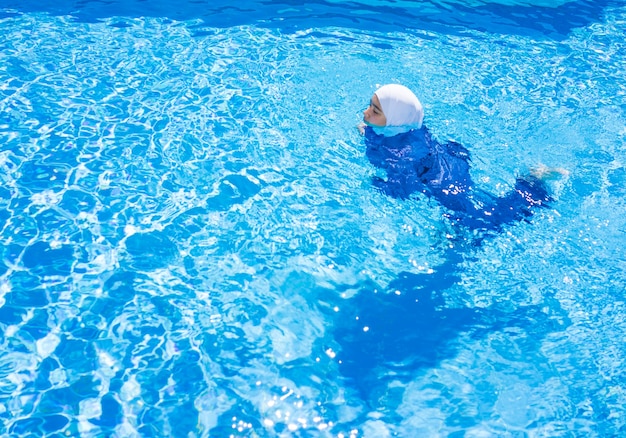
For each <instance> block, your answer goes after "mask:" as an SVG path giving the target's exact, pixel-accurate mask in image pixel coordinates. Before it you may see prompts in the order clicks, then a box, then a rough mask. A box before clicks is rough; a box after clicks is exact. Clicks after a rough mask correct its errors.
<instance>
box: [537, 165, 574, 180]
mask: <svg viewBox="0 0 626 438" xmlns="http://www.w3.org/2000/svg"><path fill="white" fill-rule="evenodd" d="M530 174H531V176H534V177H535V178H537V179H538V180H541V181H555V180H558V179H561V178H567V177H568V176H569V171H568V170H567V169H563V168H562V167H548V166H546V165H545V164H539V165H537V166H535V167H533V168H532V169H530Z"/></svg>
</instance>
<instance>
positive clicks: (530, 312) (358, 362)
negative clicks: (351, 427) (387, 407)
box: [333, 250, 567, 401]
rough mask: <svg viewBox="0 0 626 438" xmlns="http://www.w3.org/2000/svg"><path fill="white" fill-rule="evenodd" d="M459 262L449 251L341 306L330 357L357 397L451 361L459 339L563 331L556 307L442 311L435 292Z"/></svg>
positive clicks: (450, 280) (455, 277)
mask: <svg viewBox="0 0 626 438" xmlns="http://www.w3.org/2000/svg"><path fill="white" fill-rule="evenodd" d="M462 261H463V255H462V253H461V252H455V250H450V251H449V252H448V254H447V258H446V260H445V262H444V263H442V264H441V265H440V266H439V267H438V268H437V269H436V270H435V271H434V272H433V273H431V274H426V273H424V274H414V273H408V272H404V273H401V274H400V275H399V276H398V278H396V279H395V280H394V281H392V282H391V283H390V284H389V286H388V288H387V289H388V290H387V291H378V292H377V291H376V290H375V289H374V288H373V287H365V288H363V289H362V290H361V291H359V293H358V294H357V295H356V296H354V297H353V298H351V299H349V302H346V303H344V306H342V308H340V311H339V312H338V313H337V314H336V320H335V325H334V329H333V330H334V337H335V340H336V341H337V342H338V343H339V345H340V352H339V353H338V354H337V356H336V359H337V360H338V363H339V369H340V371H341V373H342V375H343V376H344V377H345V379H346V383H347V384H348V385H350V386H352V387H353V388H354V389H355V390H357V391H358V393H359V394H360V396H361V397H362V398H363V400H369V401H371V400H373V398H375V397H373V396H372V394H373V392H374V391H378V390H380V389H381V388H383V390H384V388H385V387H386V386H387V384H388V383H389V382H390V381H404V382H408V381H410V380H411V379H412V378H414V376H415V375H416V373H418V372H419V371H421V370H423V369H426V368H432V367H435V366H437V365H438V364H439V363H440V362H441V361H442V360H445V359H448V358H452V357H454V356H456V355H457V353H458V351H459V350H460V349H462V348H463V344H462V341H461V339H460V337H461V336H463V335H469V336H471V337H474V338H479V337H483V336H486V335H488V334H489V333H492V332H497V331H502V330H505V329H507V328H509V327H518V328H519V329H521V330H524V331H525V332H527V333H529V334H532V337H533V339H537V340H540V339H541V338H543V337H544V336H545V335H546V334H548V333H551V332H554V331H560V330H562V329H563V327H562V326H563V324H565V321H567V317H566V316H565V315H564V314H562V312H561V311H560V307H559V305H558V303H557V302H555V303H549V305H546V304H545V303H544V304H543V305H541V306H540V305H531V306H523V307H518V308H517V309H516V310H510V311H507V310H505V309H498V308H495V307H490V308H468V307H461V308H450V307H448V306H447V305H446V302H445V301H444V299H443V298H442V292H444V291H445V290H446V289H448V288H450V287H452V286H453V285H455V284H456V283H458V282H459V281H460V270H461V267H462ZM546 300H547V301H548V300H550V298H546ZM548 308H549V310H546V309H548ZM546 311H549V312H551V314H549V313H546Z"/></svg>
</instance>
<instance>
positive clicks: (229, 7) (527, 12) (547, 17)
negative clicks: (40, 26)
mask: <svg viewBox="0 0 626 438" xmlns="http://www.w3.org/2000/svg"><path fill="white" fill-rule="evenodd" d="M462 3H465V2H459V3H458V4H457V3H454V2H442V1H440V0H430V1H408V0H407V1H401V2H391V1H384V0H382V1H375V0H368V1H352V2H338V1H323V0H317V1H315V0H314V1H310V2H306V3H303V2H300V1H296V0H277V1H268V0H248V1H245V2H232V1H230V0H182V1H178V0H154V1H146V0H106V1H103V0H57V1H54V2H45V1H41V0H4V1H3V2H2V4H1V5H0V7H2V8H5V11H4V12H3V11H2V10H0V18H2V17H7V16H11V15H13V14H15V13H16V12H17V13H29V12H44V13H49V14H53V15H70V16H72V17H74V18H75V19H76V20H79V21H85V22H95V21H98V20H102V19H107V18H112V17H128V18H137V17H165V18H169V19H172V20H180V21H186V20H194V19H200V20H201V21H202V24H201V25H200V27H202V26H206V27H218V28H226V27H232V26H239V25H250V24H251V25H255V26H264V27H275V28H281V29H283V30H286V31H289V32H292V31H296V30H301V29H310V28H311V27H315V28H322V27H328V26H332V27H343V28H352V29H359V30H364V31H368V32H392V31H405V30H411V29H420V30H429V31H434V32H440V33H458V32H463V31H465V30H467V29H472V30H478V31H481V32H483V31H484V32H494V33H504V34H520V35H528V36H532V37H535V38H551V39H557V40H560V39H563V38H565V37H566V36H567V35H568V34H569V33H570V32H571V31H572V29H574V28H577V27H583V26H587V25H589V24H590V23H593V22H597V21H599V20H601V19H602V15H603V14H604V11H605V9H606V8H607V7H609V6H612V5H620V4H622V2H620V1H618V0H599V1H593V0H575V1H564V2H563V1H561V2H558V3H560V4H558V3H557V4H558V6H552V7H546V6H542V5H541V4H539V5H533V4H532V3H533V2H532V0H531V1H527V2H522V1H518V2H515V1H509V2H507V3H508V4H500V3H499V2H488V1H484V2H476V4H475V5H474V6H471V7H468V6H465V5H464V4H462ZM540 3H543V4H545V2H540ZM465 4H466V3H465ZM121 25H123V23H122V24H121Z"/></svg>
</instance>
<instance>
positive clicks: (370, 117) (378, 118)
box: [363, 93, 387, 127]
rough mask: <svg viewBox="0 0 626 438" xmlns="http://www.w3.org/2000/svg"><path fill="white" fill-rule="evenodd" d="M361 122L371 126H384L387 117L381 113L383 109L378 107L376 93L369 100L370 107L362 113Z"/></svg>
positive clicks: (378, 102)
mask: <svg viewBox="0 0 626 438" xmlns="http://www.w3.org/2000/svg"><path fill="white" fill-rule="evenodd" d="M363 121H364V122H365V123H367V124H368V125H372V126H381V127H382V126H386V125H387V117H385V114H384V113H383V107H382V106H380V100H378V96H376V93H374V95H373V96H372V98H371V99H370V105H369V106H368V107H367V109H366V110H365V111H363Z"/></svg>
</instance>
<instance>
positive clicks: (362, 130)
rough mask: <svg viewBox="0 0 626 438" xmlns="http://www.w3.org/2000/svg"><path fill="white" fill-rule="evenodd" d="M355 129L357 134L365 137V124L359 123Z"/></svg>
mask: <svg viewBox="0 0 626 438" xmlns="http://www.w3.org/2000/svg"><path fill="white" fill-rule="evenodd" d="M356 127H357V129H358V130H359V134H361V135H365V123H363V122H361V123H359V124H358V125H356Z"/></svg>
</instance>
